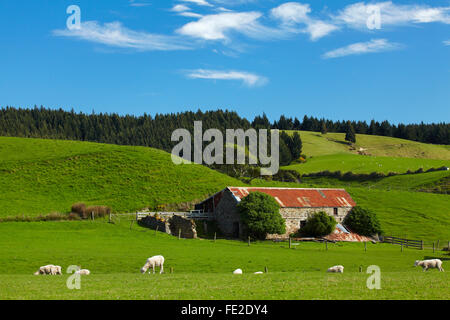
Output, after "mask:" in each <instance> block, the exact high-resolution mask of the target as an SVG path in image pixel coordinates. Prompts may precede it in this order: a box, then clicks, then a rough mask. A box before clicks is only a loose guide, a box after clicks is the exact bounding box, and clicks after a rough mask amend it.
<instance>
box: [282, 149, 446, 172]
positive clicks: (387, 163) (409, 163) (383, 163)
mask: <svg viewBox="0 0 450 320" xmlns="http://www.w3.org/2000/svg"><path fill="white" fill-rule="evenodd" d="M443 166H447V167H449V166H450V159H447V160H437V159H424V158H394V157H376V156H363V155H357V154H345V153H342V154H333V155H324V156H318V157H312V158H308V159H307V162H306V163H296V164H291V165H289V166H284V167H282V169H285V170H295V171H298V172H299V173H301V174H306V173H314V172H321V171H325V170H328V171H341V172H342V173H345V172H350V171H351V172H353V173H372V172H381V173H384V174H388V173H389V172H395V173H405V172H407V171H408V170H411V171H416V170H417V169H420V168H422V169H423V170H424V171H426V170H428V169H430V168H439V167H443Z"/></svg>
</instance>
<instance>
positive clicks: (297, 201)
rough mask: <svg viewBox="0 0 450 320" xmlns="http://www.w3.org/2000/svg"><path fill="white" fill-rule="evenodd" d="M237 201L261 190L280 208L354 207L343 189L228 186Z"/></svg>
mask: <svg viewBox="0 0 450 320" xmlns="http://www.w3.org/2000/svg"><path fill="white" fill-rule="evenodd" d="M228 189H229V190H230V191H231V193H232V194H233V195H234V196H235V197H236V200H237V201H240V200H241V199H242V198H245V197H246V196H247V195H248V194H249V193H250V192H256V191H258V192H263V193H265V194H268V195H270V196H272V197H274V198H275V200H276V201H277V202H278V203H279V204H280V206H281V207H282V208H322V207H329V208H339V207H354V206H356V203H355V201H353V199H352V197H351V196H350V195H349V194H348V193H347V191H345V190H344V189H305V188H258V187H228Z"/></svg>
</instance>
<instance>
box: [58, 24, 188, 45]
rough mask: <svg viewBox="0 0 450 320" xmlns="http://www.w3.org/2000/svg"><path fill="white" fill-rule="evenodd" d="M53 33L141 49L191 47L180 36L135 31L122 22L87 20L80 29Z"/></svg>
mask: <svg viewBox="0 0 450 320" xmlns="http://www.w3.org/2000/svg"><path fill="white" fill-rule="evenodd" d="M53 34H54V35H56V36H61V37H71V38H77V39H81V40H87V41H91V42H95V43H101V44H105V45H109V46H114V47H120V48H131V49H135V50H140V51H155V50H161V51H168V50H187V49H190V47H189V46H188V45H187V44H186V43H185V42H184V41H182V40H181V39H179V38H178V37H174V36H167V35H159V34H152V33H147V32H140V31H133V30H130V29H128V28H126V27H124V26H123V25H122V24H121V23H120V22H111V23H105V24H99V23H98V22H97V21H86V22H83V23H82V24H81V27H80V28H79V29H71V30H69V29H64V30H54V31H53Z"/></svg>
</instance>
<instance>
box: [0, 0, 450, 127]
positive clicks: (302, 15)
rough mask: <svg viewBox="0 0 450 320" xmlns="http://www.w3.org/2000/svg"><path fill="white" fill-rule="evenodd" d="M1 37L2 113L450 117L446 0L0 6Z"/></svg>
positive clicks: (18, 1) (7, 0)
mask: <svg viewBox="0 0 450 320" xmlns="http://www.w3.org/2000/svg"><path fill="white" fill-rule="evenodd" d="M70 5H77V6H78V7H79V8H80V11H81V24H80V25H79V26H78V27H77V26H76V25H75V26H71V27H68V26H67V20H68V18H69V17H70V16H71V15H70V14H68V13H67V12H66V10H67V8H68V7H69V6H70ZM378 13H379V14H378ZM378 18H379V20H377V19H378ZM71 22H73V21H71ZM378 22H379V24H378ZM0 38H1V40H2V41H1V44H0V49H1V50H0V72H1V75H2V76H1V78H0V105H1V106H6V105H10V106H16V107H32V106H34V105H44V106H46V107H50V108H59V107H61V108H63V109H67V110H70V109H71V108H73V109H74V110H75V111H83V112H87V113H90V112H92V110H95V112H116V113H119V114H136V115H140V114H143V113H144V112H146V113H148V114H155V113H168V112H179V111H185V110H197V109H202V110H211V109H218V108H222V109H229V110H235V111H237V112H238V113H239V114H240V115H242V116H245V117H248V118H249V119H253V117H254V116H255V115H259V114H262V112H265V113H266V114H267V115H268V116H269V118H270V119H272V120H273V119H277V118H278V117H279V116H280V115H281V114H285V115H287V116H292V117H295V116H297V117H299V118H301V117H303V115H305V114H307V115H312V116H316V117H325V118H329V119H333V120H342V119H352V120H367V121H369V120H371V119H376V120H379V121H382V120H389V121H391V122H394V123H398V122H403V123H412V122H420V121H424V122H441V121H445V122H449V121H450V103H449V101H450V59H449V58H450V1H449V0H446V1H422V2H414V1H395V2H386V1H379V2H358V1H331V0H328V1H323V0H314V1H312V0H311V1H307V2H289V1H275V0H260V1H257V0H176V1H171V0H164V1H163V0H159V1H156V0H134V1H130V0H117V1H92V0H90V1H74V0H72V1H54V0H53V1H52V0H47V1H25V0H14V1H13V0H2V1H1V2H0Z"/></svg>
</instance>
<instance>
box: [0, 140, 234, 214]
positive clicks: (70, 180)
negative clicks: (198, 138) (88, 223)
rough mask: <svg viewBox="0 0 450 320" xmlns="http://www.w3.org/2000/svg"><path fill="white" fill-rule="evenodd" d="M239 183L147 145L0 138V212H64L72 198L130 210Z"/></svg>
mask: <svg viewBox="0 0 450 320" xmlns="http://www.w3.org/2000/svg"><path fill="white" fill-rule="evenodd" d="M239 184H240V182H239V181H238V180H235V179H233V178H230V177H228V176H226V175H224V174H220V173H218V172H216V171H213V170H210V169H208V168H206V167H204V166H200V165H196V164H189V165H180V166H176V165H174V164H173V163H172V160H171V156H170V154H168V153H166V152H163V151H160V150H156V149H151V148H144V147H130V146H116V145H107V144H98V143H87V142H74V141H57V140H40V139H21V138H4V137H0V190H1V192H0V208H1V210H0V216H14V215H20V214H25V215H29V216H32V215H38V214H41V213H49V212H55V211H56V212H68V211H69V210H70V206H71V205H72V204H73V203H74V202H78V201H82V202H85V203H86V204H98V205H109V206H111V207H112V209H113V211H114V212H133V211H135V210H139V209H142V208H145V207H150V208H153V207H156V206H157V205H161V204H171V203H180V202H187V201H192V200H194V199H203V198H204V197H205V196H206V195H208V194H211V193H215V192H217V191H218V190H220V189H221V188H223V187H225V186H227V185H239Z"/></svg>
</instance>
